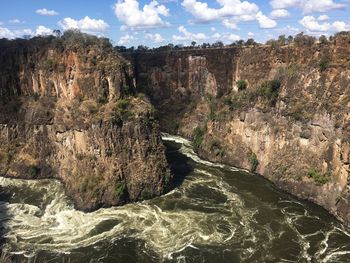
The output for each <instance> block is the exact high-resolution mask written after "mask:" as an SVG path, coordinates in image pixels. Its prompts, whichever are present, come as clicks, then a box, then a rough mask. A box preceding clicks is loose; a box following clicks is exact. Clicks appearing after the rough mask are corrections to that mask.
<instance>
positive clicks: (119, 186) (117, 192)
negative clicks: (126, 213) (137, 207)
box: [115, 182, 126, 197]
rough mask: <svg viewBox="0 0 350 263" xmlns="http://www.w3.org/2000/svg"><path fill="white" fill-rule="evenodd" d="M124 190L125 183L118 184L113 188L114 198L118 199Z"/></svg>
mask: <svg viewBox="0 0 350 263" xmlns="http://www.w3.org/2000/svg"><path fill="white" fill-rule="evenodd" d="M125 190H126V183H125V182H119V183H117V184H116V186H115V196H116V197H120V196H122V195H123V194H124V193H125Z"/></svg>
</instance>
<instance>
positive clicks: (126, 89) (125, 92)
mask: <svg viewBox="0 0 350 263" xmlns="http://www.w3.org/2000/svg"><path fill="white" fill-rule="evenodd" d="M130 93H131V89H130V87H129V85H125V86H124V87H123V94H124V95H129V94H130Z"/></svg>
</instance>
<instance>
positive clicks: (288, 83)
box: [125, 35, 350, 226]
mask: <svg viewBox="0 0 350 263" xmlns="http://www.w3.org/2000/svg"><path fill="white" fill-rule="evenodd" d="M125 56H126V57H128V58H129V59H131V60H132V61H133V63H134V68H135V74H136V80H137V85H138V87H140V89H141V90H142V91H144V92H145V93H147V94H148V95H149V96H150V97H151V100H152V102H153V103H154V105H155V107H156V108H157V110H158V111H159V113H158V115H159V118H160V123H161V127H162V129H164V130H166V131H168V132H171V133H174V132H177V133H179V134H180V135H182V136H185V137H187V138H191V139H192V140H193V143H194V146H195V148H196V149H197V151H198V152H199V154H200V155H202V156H203V157H206V158H208V159H210V160H212V161H218V162H224V163H227V164H230V165H233V166H237V167H241V168H246V169H249V170H251V171H255V172H257V173H259V174H261V175H263V176H264V177H266V178H268V179H269V180H271V181H272V182H274V183H275V184H276V185H277V186H278V187H280V188H282V189H284V190H286V191H288V192H290V193H292V194H294V195H296V196H298V197H300V198H303V199H309V200H311V201H313V202H315V203H317V204H319V205H321V206H323V207H325V208H326V209H327V210H329V211H330V212H331V213H332V214H334V215H335V216H336V217H337V218H339V219H340V220H342V221H343V222H344V223H345V224H346V225H348V226H349V225H350V176H349V156H350V155H349V152H350V115H349V114H350V37H349V36H348V35H339V36H337V37H336V39H335V41H334V42H332V43H326V44H320V43H316V44H313V45H308V44H304V45H299V46H297V45H286V46H275V47H272V46H255V47H232V48H223V49H202V50H200V49H199V50H184V51H168V52H144V53H136V54H133V55H130V54H129V55H128V54H126V55H125ZM239 81H240V82H239Z"/></svg>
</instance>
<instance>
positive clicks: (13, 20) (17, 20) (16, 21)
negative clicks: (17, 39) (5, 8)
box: [9, 18, 21, 24]
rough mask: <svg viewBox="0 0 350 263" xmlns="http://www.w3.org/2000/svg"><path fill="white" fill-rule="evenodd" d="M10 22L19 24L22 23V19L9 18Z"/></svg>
mask: <svg viewBox="0 0 350 263" xmlns="http://www.w3.org/2000/svg"><path fill="white" fill-rule="evenodd" d="M9 23H11V24H19V23H21V20H19V19H17V18H15V19H11V20H9Z"/></svg>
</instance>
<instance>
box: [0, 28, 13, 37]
mask: <svg viewBox="0 0 350 263" xmlns="http://www.w3.org/2000/svg"><path fill="white" fill-rule="evenodd" d="M0 38H8V39H13V38H15V35H14V33H13V32H12V31H11V30H9V29H8V28H6V27H0Z"/></svg>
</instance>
